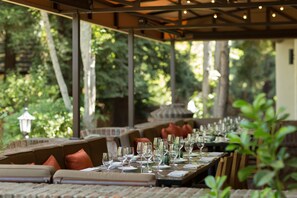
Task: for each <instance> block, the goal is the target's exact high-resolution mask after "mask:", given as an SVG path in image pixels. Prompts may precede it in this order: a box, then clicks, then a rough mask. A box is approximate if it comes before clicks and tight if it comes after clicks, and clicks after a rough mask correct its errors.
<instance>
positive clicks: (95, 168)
mask: <svg viewBox="0 0 297 198" xmlns="http://www.w3.org/2000/svg"><path fill="white" fill-rule="evenodd" d="M106 169H107V168H106V167H105V166H97V167H91V168H85V169H82V170H80V171H99V170H106Z"/></svg>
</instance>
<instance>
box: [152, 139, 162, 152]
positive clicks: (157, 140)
mask: <svg viewBox="0 0 297 198" xmlns="http://www.w3.org/2000/svg"><path fill="white" fill-rule="evenodd" d="M160 141H161V138H158V137H155V138H154V142H153V146H154V150H156V149H157V148H158V146H159V144H160Z"/></svg>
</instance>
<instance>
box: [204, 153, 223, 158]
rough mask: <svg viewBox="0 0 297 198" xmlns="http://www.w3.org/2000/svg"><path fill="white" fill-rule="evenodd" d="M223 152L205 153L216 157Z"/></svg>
mask: <svg viewBox="0 0 297 198" xmlns="http://www.w3.org/2000/svg"><path fill="white" fill-rule="evenodd" d="M223 154H224V153H223V152H208V153H207V155H208V157H218V156H221V155H223Z"/></svg>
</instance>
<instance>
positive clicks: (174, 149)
mask: <svg viewBox="0 0 297 198" xmlns="http://www.w3.org/2000/svg"><path fill="white" fill-rule="evenodd" d="M178 150H179V147H178V145H175V144H169V156H170V164H172V165H173V166H176V165H177V164H176V163H175V160H176V158H177V155H178Z"/></svg>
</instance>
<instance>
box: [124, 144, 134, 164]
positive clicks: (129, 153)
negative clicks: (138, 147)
mask: <svg viewBox="0 0 297 198" xmlns="http://www.w3.org/2000/svg"><path fill="white" fill-rule="evenodd" d="M126 149H127V160H128V166H131V161H132V159H133V157H134V147H126Z"/></svg>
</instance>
